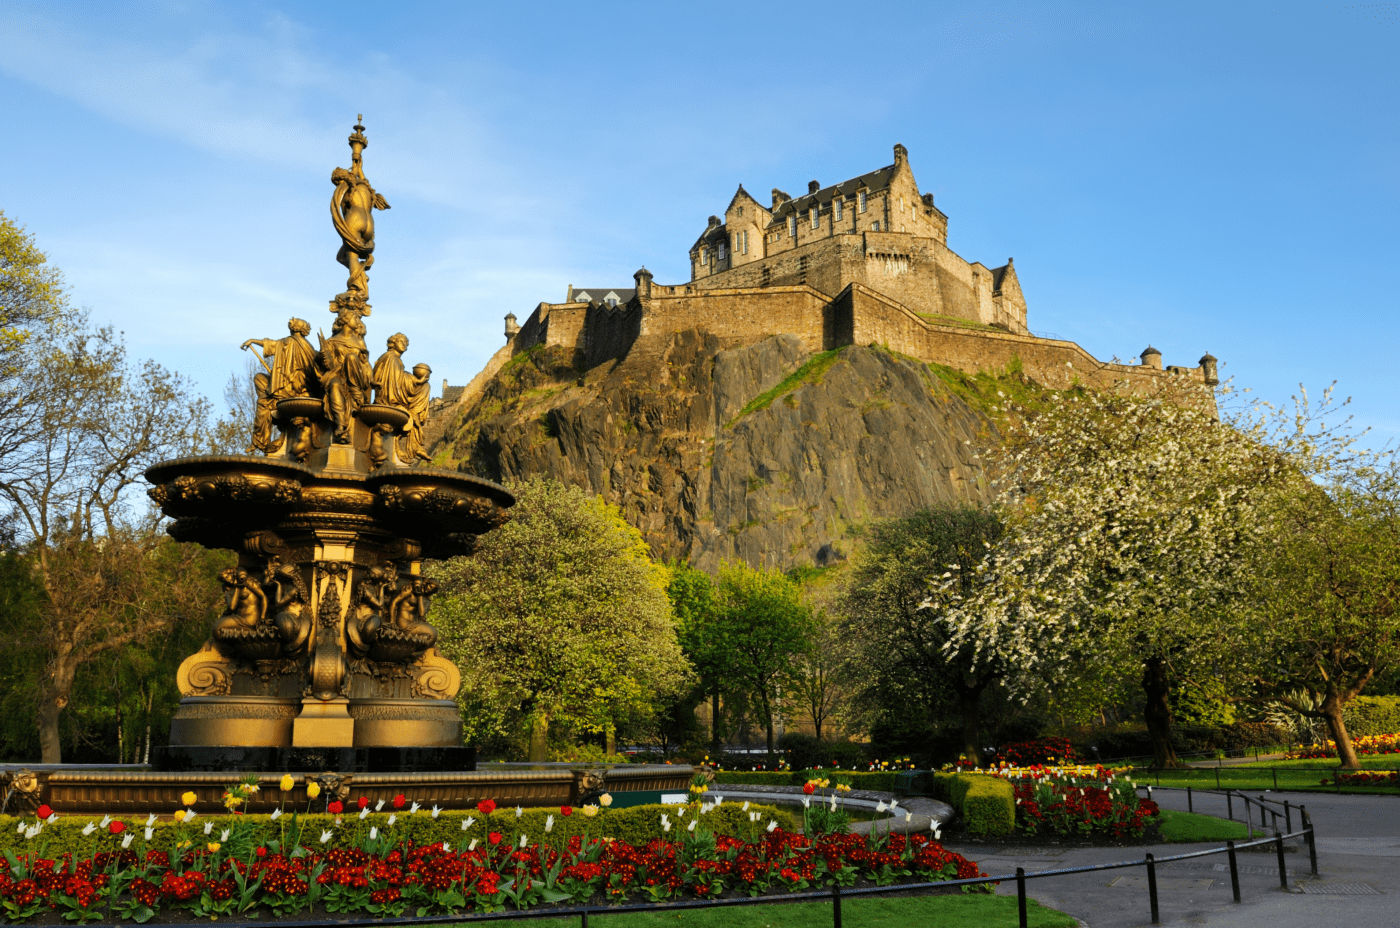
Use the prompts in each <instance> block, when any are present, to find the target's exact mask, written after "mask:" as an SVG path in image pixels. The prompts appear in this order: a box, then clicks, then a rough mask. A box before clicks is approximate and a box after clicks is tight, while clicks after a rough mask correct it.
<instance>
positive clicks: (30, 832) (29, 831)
mask: <svg viewBox="0 0 1400 928" xmlns="http://www.w3.org/2000/svg"><path fill="white" fill-rule="evenodd" d="M42 830H43V829H41V828H40V827H39V826H38V825H34V826H33V827H32V828H26V829H24V840H26V841H28V840H29V839H31V838H33V837H34V836H35V835H37V834H38V833H39V832H40V831H42Z"/></svg>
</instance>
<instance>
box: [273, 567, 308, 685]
mask: <svg viewBox="0 0 1400 928" xmlns="http://www.w3.org/2000/svg"><path fill="white" fill-rule="evenodd" d="M263 588H264V589H265V590H266V591H267V593H268V594H269V595H268V598H269V606H270V608H271V609H272V610H273V620H272V622H273V624H274V625H275V626H277V632H278V634H279V635H280V636H281V638H282V651H283V653H284V655H285V656H286V657H289V658H292V659H293V660H296V659H299V658H302V657H305V656H306V655H307V654H309V653H310V652H311V646H312V643H313V642H312V633H313V632H314V631H315V628H316V623H315V622H313V621H312V620H311V609H310V606H309V599H310V598H309V597H308V595H307V590H306V583H305V582H304V581H303V580H302V578H301V574H300V573H299V572H298V571H297V569H296V568H295V567H293V566H287V565H284V564H283V563H282V562H281V560H280V559H279V558H276V557H273V558H271V559H270V560H269V561H268V563H267V580H266V581H265V582H264V584H263Z"/></svg>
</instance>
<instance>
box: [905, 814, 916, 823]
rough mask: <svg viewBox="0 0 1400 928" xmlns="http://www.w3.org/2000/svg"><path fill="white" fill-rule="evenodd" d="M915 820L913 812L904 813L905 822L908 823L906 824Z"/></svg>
mask: <svg viewBox="0 0 1400 928" xmlns="http://www.w3.org/2000/svg"><path fill="white" fill-rule="evenodd" d="M913 820H914V813H913V812H905V813H904V821H906V822H912V821H913Z"/></svg>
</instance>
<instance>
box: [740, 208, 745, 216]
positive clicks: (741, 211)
mask: <svg viewBox="0 0 1400 928" xmlns="http://www.w3.org/2000/svg"><path fill="white" fill-rule="evenodd" d="M739 215H740V216H742V215H744V208H743V207H742V206H741V207H739Z"/></svg>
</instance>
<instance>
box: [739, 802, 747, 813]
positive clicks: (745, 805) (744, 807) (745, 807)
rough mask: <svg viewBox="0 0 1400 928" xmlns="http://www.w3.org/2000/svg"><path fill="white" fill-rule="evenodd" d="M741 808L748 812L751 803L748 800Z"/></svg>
mask: <svg viewBox="0 0 1400 928" xmlns="http://www.w3.org/2000/svg"><path fill="white" fill-rule="evenodd" d="M740 808H742V809H743V810H744V811H745V812H747V811H749V804H748V803H747V802H745V803H744V804H743V805H742V806H741V807H740Z"/></svg>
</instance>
